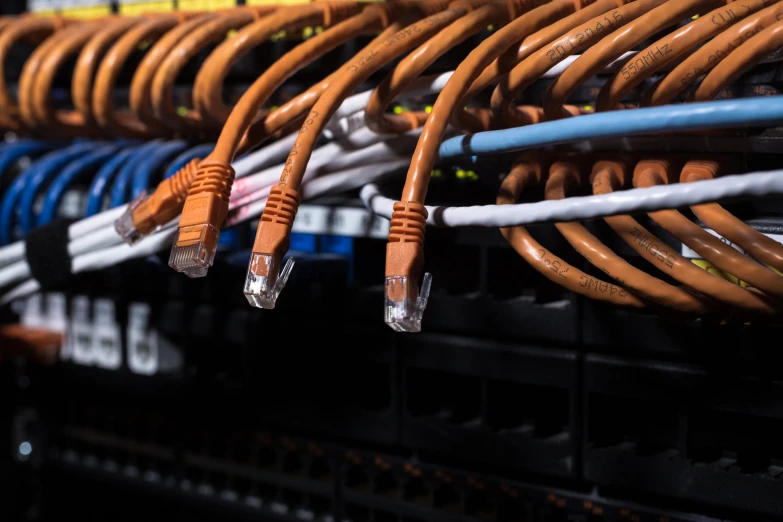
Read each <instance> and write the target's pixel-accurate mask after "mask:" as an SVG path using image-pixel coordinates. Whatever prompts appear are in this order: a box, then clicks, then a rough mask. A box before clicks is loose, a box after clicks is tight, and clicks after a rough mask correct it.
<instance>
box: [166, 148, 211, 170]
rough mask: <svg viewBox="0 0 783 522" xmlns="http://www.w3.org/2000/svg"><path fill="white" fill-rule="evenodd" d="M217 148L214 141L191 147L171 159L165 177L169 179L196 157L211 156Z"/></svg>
mask: <svg viewBox="0 0 783 522" xmlns="http://www.w3.org/2000/svg"><path fill="white" fill-rule="evenodd" d="M214 149H215V144H214V143H205V144H204V145H196V146H195V147H193V148H190V149H188V150H186V151H185V152H183V153H182V154H180V155H179V156H177V157H176V158H174V159H173V160H171V163H169V166H168V167H166V172H165V173H164V174H163V179H168V178H170V177H171V176H173V175H174V174H176V173H177V171H178V170H179V169H181V168H182V167H184V166H185V165H187V164H188V163H190V162H191V161H192V160H194V159H197V158H198V159H204V158H206V157H207V156H209V155H210V154H211V153H212V151H213V150H214Z"/></svg>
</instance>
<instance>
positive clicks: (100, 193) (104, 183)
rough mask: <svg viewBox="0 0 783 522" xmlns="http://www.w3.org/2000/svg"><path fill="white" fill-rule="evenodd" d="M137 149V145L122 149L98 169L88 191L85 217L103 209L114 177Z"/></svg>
mask: <svg viewBox="0 0 783 522" xmlns="http://www.w3.org/2000/svg"><path fill="white" fill-rule="evenodd" d="M135 150H136V147H128V148H125V149H122V150H121V151H119V152H118V153H117V154H115V155H114V156H113V157H112V158H111V159H110V160H109V161H107V162H106V163H105V164H104V165H103V167H101V168H100V170H98V173H97V174H96V175H95V177H94V178H93V180H92V184H90V188H89V189H88V191H87V193H88V196H87V212H86V214H85V217H90V216H94V215H95V214H97V213H98V212H100V211H101V208H102V207H103V197H104V195H105V194H106V192H107V191H108V190H109V186H110V185H111V182H112V180H114V177H115V176H116V175H117V173H118V172H119V171H120V169H121V168H122V166H123V165H124V164H125V162H126V161H127V160H128V158H129V157H130V156H131V154H133V152H134V151H135Z"/></svg>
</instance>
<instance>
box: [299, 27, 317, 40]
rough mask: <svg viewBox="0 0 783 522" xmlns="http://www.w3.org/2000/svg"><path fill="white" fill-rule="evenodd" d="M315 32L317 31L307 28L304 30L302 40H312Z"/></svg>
mask: <svg viewBox="0 0 783 522" xmlns="http://www.w3.org/2000/svg"><path fill="white" fill-rule="evenodd" d="M314 32H315V29H313V28H312V27H305V28H304V29H302V38H310V37H311V36H313V33H314Z"/></svg>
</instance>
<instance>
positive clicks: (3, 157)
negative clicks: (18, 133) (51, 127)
mask: <svg viewBox="0 0 783 522" xmlns="http://www.w3.org/2000/svg"><path fill="white" fill-rule="evenodd" d="M55 146H57V143H55V142H51V141H41V140H19V141H15V142H13V143H7V144H5V146H4V147H3V148H2V149H0V178H2V177H3V176H4V175H5V173H6V171H7V170H8V169H9V168H10V167H11V166H13V165H14V164H15V163H16V162H17V161H19V160H20V159H22V158H24V157H25V156H31V155H37V154H41V153H43V152H46V151H47V150H49V149H51V148H53V147H55Z"/></svg>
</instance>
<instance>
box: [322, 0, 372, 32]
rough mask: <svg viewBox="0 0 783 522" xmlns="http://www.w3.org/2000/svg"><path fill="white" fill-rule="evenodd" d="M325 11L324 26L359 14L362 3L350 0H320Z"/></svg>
mask: <svg viewBox="0 0 783 522" xmlns="http://www.w3.org/2000/svg"><path fill="white" fill-rule="evenodd" d="M318 4H319V5H320V6H321V7H322V8H323V11H324V27H331V26H333V25H336V24H339V23H340V22H342V21H343V20H345V19H347V18H349V17H351V16H353V15H355V14H357V13H358V12H359V11H361V10H362V5H361V4H360V3H358V2H352V1H350V0H337V1H330V2H318Z"/></svg>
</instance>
